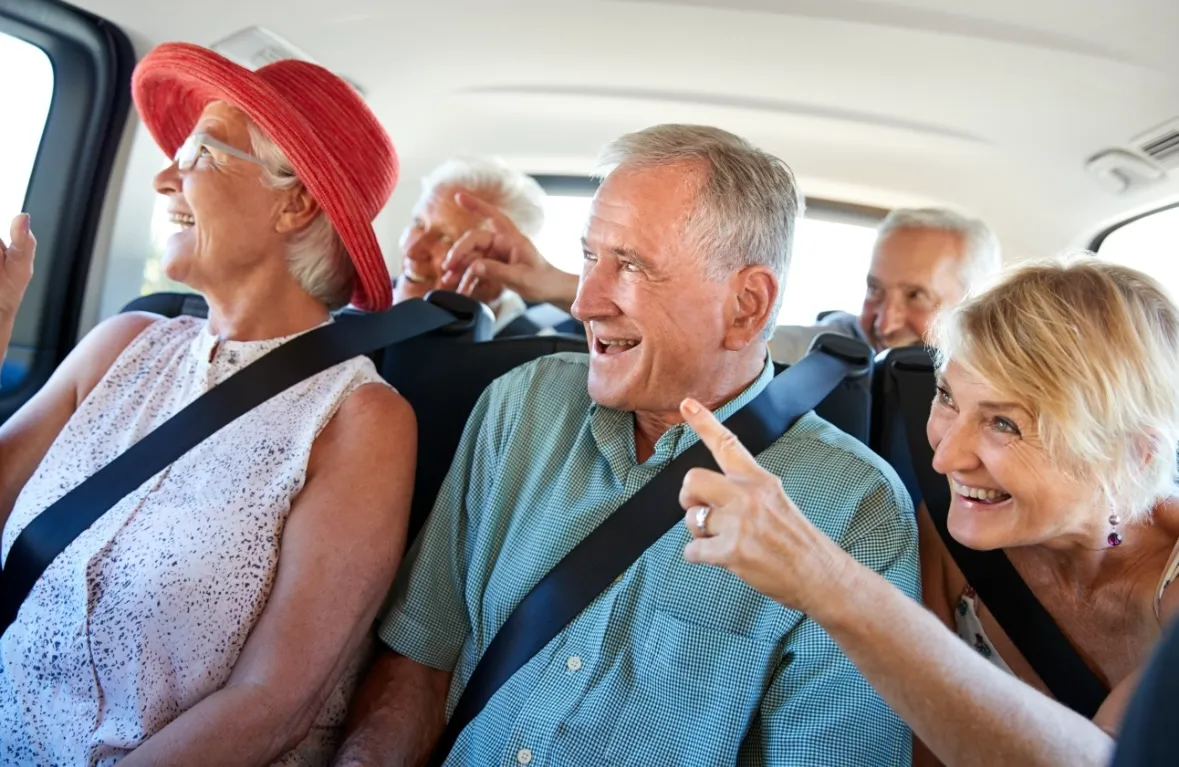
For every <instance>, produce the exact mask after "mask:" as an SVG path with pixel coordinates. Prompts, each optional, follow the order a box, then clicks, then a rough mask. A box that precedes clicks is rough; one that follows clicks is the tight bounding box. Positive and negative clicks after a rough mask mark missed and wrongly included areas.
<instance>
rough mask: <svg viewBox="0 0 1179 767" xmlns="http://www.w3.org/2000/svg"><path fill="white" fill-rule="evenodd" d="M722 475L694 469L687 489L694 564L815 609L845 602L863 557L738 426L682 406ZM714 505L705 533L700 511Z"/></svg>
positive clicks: (687, 551)
mask: <svg viewBox="0 0 1179 767" xmlns="http://www.w3.org/2000/svg"><path fill="white" fill-rule="evenodd" d="M680 411H681V413H682V414H683V416H684V420H685V421H687V423H688V425H689V426H690V427H692V429H693V430H695V432H696V433H697V434H699V435H700V440H701V441H702V442H703V443H704V444H705V446H707V447H708V449H709V451H710V452H711V453H712V456H713V458H714V459H715V460H716V463H717V466H719V467H720V469H721V471H722V472H724V473H723V474H721V473H717V472H715V471H709V470H707V469H692V470H691V471H689V472H688V474H687V476H685V477H684V484H683V487H682V488H681V489H680V505H681V506H683V507H684V509H685V510H686V512H687V513H686V514H685V516H684V523H685V524H686V525H687V527H688V530H689V531H690V532H691V533H692V536H693V538H694V539H695V540H693V541H692V542H691V543H689V544H688V545H687V546H686V547H685V548H684V559H686V560H687V561H688V562H690V563H692V564H708V565H716V566H718V567H723V568H725V569H726V570H728V571H729V572H731V573H733V574H734V575H736V576H737V577H738V578H740V579H741V580H743V581H745V582H746V583H748V584H749V585H750V586H752V587H753V588H754V589H756V590H757V591H760V592H761V593H762V594H765V595H766V596H768V597H770V598H771V599H774V600H776V601H778V602H780V603H782V604H784V605H786V606H787V607H791V608H794V609H796V610H801V611H803V612H805V613H811V612H812V610H813V608H814V607H815V606H816V605H823V604H826V603H828V602H829V601H830V600H833V599H835V600H838V599H839V593H840V590H841V589H844V588H848V580H849V578H851V577H853V576H854V574H855V571H856V570H857V569H858V563H857V562H856V561H855V560H854V559H853V558H852V557H851V556H850V555H849V554H847V553H846V552H845V551H843V549H841V548H839V546H838V545H836V544H835V542H834V541H832V540H831V539H830V538H828V537H827V536H826V535H825V534H824V533H823V532H822V531H820V530H819V529H818V528H816V527H815V526H814V525H813V524H811V522H810V520H808V519H807V518H806V517H805V516H803V514H802V512H800V511H799V510H798V507H797V506H795V505H794V502H793V501H791V500H790V498H789V497H787V495H786V492H785V491H784V490H783V489H782V482H781V480H780V479H778V477H777V476H775V475H773V474H771V473H770V472H768V471H766V470H765V469H763V468H762V467H761V466H759V465H758V464H757V460H756V459H755V458H754V457H753V456H752V455H751V454H750V453H749V451H748V450H746V449H745V446H744V445H742V444H741V442H740V441H739V440H738V439H737V437H736V435H734V434H733V433H732V432H731V431H729V430H728V429H726V428H725V427H724V425H723V424H721V422H720V421H718V420H717V419H716V417H715V416H714V415H713V414H712V413H711V412H709V411H708V409H707V408H705V407H703V406H701V405H700V403H698V402H696V401H695V400H691V399H689V400H685V401H684V403H683V404H682V405H681V406H680ZM701 507H707V508H709V509H710V511H709V512H708V514H707V516H706V521H705V531H704V532H702V531H701V530H700V529H699V527H698V526H697V518H698V509H700V508H701Z"/></svg>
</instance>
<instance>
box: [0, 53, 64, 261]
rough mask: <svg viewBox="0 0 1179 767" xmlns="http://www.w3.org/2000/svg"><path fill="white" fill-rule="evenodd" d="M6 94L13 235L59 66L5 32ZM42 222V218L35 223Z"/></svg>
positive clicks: (1, 64)
mask: <svg viewBox="0 0 1179 767" xmlns="http://www.w3.org/2000/svg"><path fill="white" fill-rule="evenodd" d="M0 93H3V94H4V101H5V103H6V104H7V108H6V109H5V110H4V117H3V118H2V120H3V127H0V137H2V138H3V146H0V231H2V232H3V235H4V238H5V239H6V240H7V239H8V222H9V221H11V220H12V217H13V216H15V215H16V214H17V213H20V212H21V211H22V210H24V206H25V194H26V193H27V192H28V188H29V179H30V178H31V177H32V175H33V163H34V162H36V160H37V149H38V148H39V147H40V146H41V134H42V133H43V132H44V130H45V120H46V119H47V118H48V117H49V104H50V102H51V101H52V100H53V65H52V64H51V63H50V62H49V57H48V56H46V55H45V52H44V51H42V50H41V49H40V48H38V47H36V46H34V45H31V44H29V43H26V42H25V41H24V40H20V39H17V38H15V37H12V36H11V35H6V34H4V33H3V32H0ZM33 226H34V227H35V226H36V222H33Z"/></svg>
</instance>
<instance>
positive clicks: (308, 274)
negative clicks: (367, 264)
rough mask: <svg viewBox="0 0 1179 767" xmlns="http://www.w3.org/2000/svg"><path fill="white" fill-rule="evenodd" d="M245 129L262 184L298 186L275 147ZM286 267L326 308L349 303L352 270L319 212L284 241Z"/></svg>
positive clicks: (264, 137)
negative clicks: (260, 172) (258, 166)
mask: <svg viewBox="0 0 1179 767" xmlns="http://www.w3.org/2000/svg"><path fill="white" fill-rule="evenodd" d="M249 129H250V144H251V146H252V148H253V150H254V156H256V157H257V158H258V159H259V160H261V161H262V181H263V183H265V184H266V185H267V186H269V187H271V188H272V189H293V188H295V187H296V186H298V185H300V184H302V183H303V182H302V181H300V180H299V177H298V176H297V175H295V169H294V168H293V167H292V166H291V162H290V160H288V159H287V157H286V155H285V154H283V151H282V150H281V149H279V148H278V145H277V144H275V143H274V141H272V140H271V139H270V137H269V136H267V135H266V134H265V133H263V132H262V130H261V129H260V128H259V127H258V126H257V125H254V124H253V123H252V122H251V123H249ZM287 268H288V269H290V271H291V276H293V277H294V278H295V281H296V282H298V283H299V286H300V287H302V288H303V290H305V291H307V292H308V293H310V294H311V296H312V297H313V298H315V299H317V300H319V301H322V302H323V303H324V304H326V305H327V307H328V309H333V310H334V309H339V308H341V307H344V306H347V305H348V302H349V301H351V300H352V290H353V287H354V285H355V283H356V267H355V266H354V265H353V263H352V257H351V256H350V255H348V249H347V248H346V247H344V241H343V240H342V239H340V235H339V233H338V232H336V228H335V227H334V226H332V222H331V221H330V220H329V219H328V217H327V214H326V213H325V212H324V211H323V210H322V209H321V210H320V211H319V213H318V214H317V215H316V216H315V218H314V219H312V221H311V223H310V224H308V225H307V226H306V227H305V228H304V229H303V230H301V231H299V232H295V233H294V234H293V235H291V236H290V239H289V240H288V241H287Z"/></svg>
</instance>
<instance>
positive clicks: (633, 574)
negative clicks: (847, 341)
mask: <svg viewBox="0 0 1179 767" xmlns="http://www.w3.org/2000/svg"><path fill="white" fill-rule="evenodd" d="M588 364H589V361H588V358H587V357H586V356H585V355H583V354H560V355H555V356H552V357H546V358H543V359H540V360H537V361H536V362H533V363H530V364H527V365H525V366H523V367H521V368H518V369H516V370H513V371H512V372H510V373H508V374H507V375H506V376H504V377H503V378H501V379H499V380H498V381H496V382H495V383H493V384H492V385H491V386H490V387H489V388H488V389H487V391H486V392H484V393H483V396H482V398H481V399H480V400H479V402H478V404H477V405H476V406H475V410H474V412H473V413H472V414H471V418H470V421H468V424H467V429H466V433H465V434H464V435H463V439H462V442H461V443H460V446H459V449H458V453H457V454H456V455H455V459H454V465H453V466H452V467H451V470H450V474H449V476H448V477H447V479H446V482H445V483H444V484H443V486H442V490H441V492H440V494H439V496H438V502H437V505H436V506H435V508H434V512H433V514H432V515H431V517H430V520H429V522H428V523H427V524H426V526H425V528H424V530H423V533H422V535H421V536H420V537H419V539H418V541H417V543H416V544H415V546H414V548H413V549H411V551H410V552H409V554H408V555H407V558H406V563H405V566H404V567H403V568H402V571H401V575H400V576H399V578H398V581H397V585H396V587H395V589H394V594H393V598H392V602H391V607H390V610H389V612H388V614H387V616H386V618H385V620H384V622H383V624H382V625H381V629H380V635H381V638H382V639H383V640H384V641H385V642H386V644H388V645H389V647H391V648H392V649H393V650H395V651H396V652H398V653H400V654H402V655H405V656H407V657H409V658H411V659H413V660H415V661H417V662H418V663H422V664H424V665H427V666H431V667H433V668H437V669H443V670H447V671H453V678H452V682H451V686H450V694H449V699H448V704H447V711H448V715H449V712H451V711H453V709H454V706H455V704H456V703H457V701H458V697H459V695H460V694H461V693H462V690H463V688H464V686H465V685H466V683H467V680H468V679H469V678H470V675H471V672H472V671H473V670H474V668H475V664H476V663H477V662H478V661H479V658H480V657H481V656H482V655H483V653H484V651H485V650H486V649H487V646H488V645H489V644H490V642H491V640H492V638H493V637H494V636H495V633H496V631H498V630H499V628H500V626H502V625H503V623H504V622H505V621H506V620H507V618H508V615H509V614H510V613H511V612H512V609H513V608H514V607H515V606H516V605H517V604H519V603H520V601H521V600H522V599H523V598H524V596H525V595H526V594H527V593H528V591H529V590H530V589H531V588H532V587H533V586H534V585H535V584H536V583H537V582H538V581H539V580H540V579H541V578H542V577H543V576H544V575H545V573H547V572H548V571H549V570H550V569H551V568H552V567H553V566H554V565H555V564H556V563H557V562H558V561H559V560H560V559H561V558H562V557H563V556H564V555H565V554H566V553H568V552H569V550H570V549H572V548H573V547H574V546H575V545H576V544H577V543H578V542H580V541H581V540H582V539H583V538H584V537H585V536H586V535H587V534H588V533H589V532H590V531H591V530H593V529H594V528H595V527H597V525H598V524H600V523H601V522H602V521H603V520H605V519H606V517H607V516H609V515H610V513H611V512H613V511H614V510H615V509H616V508H618V506H619V505H621V504H622V502H623V501H625V500H626V499H627V498H629V497H630V496H631V495H632V494H634V493H635V491H637V490H638V489H639V488H641V487H642V486H643V485H644V484H646V483H647V481H648V480H650V479H651V478H652V477H653V476H654V475H655V474H656V473H657V472H659V471H660V470H661V469H662V468H663V467H664V466H666V465H667V464H668V462H669V461H671V460H672V459H673V458H675V457H676V456H678V455H679V454H680V453H682V452H683V451H684V450H686V449H687V448H688V447H690V446H691V445H692V444H693V443H695V442H696V441H697V437H696V435H695V433H694V432H692V431H691V430H690V429H689V428H688V427H687V426H686V425H683V424H681V425H679V426H676V427H675V428H673V429H672V430H671V431H669V432H667V433H666V434H664V435H663V437H662V438H661V439H660V440H659V441H658V443H657V444H656V445H655V455H654V456H652V457H651V458H650V459H649V460H647V461H646V463H643V464H638V463H636V461H635V447H634V420H633V416H632V415H631V414H630V413H627V412H622V411H617V410H610V409H607V408H604V407H599V406H597V405H595V404H594V403H593V402H592V401H591V400H590V399H589V395H588V393H587V389H586V382H587V374H588ZM772 376H773V368H772V366H771V365H770V364H769V362H768V360H767V364H766V368H765V370H764V371H763V372H762V374H761V376H760V377H758V379H757V380H756V381H755V382H754V383H753V384H752V385H751V386H750V387H749V388H748V389H746V390H745V391H744V392H743V393H742V394H741V395H740V396H738V397H737V398H736V399H734V400H733V401H732V402H730V403H729V404H727V405H725V406H724V407H722V408H720V409H719V410H718V411H717V417H718V418H721V419H724V418H727V417H728V416H729V415H730V414H732V413H734V412H736V410H737V409H739V408H740V407H741V406H743V405H744V404H745V403H747V402H749V401H750V400H752V399H753V398H754V397H755V396H756V395H757V394H758V393H760V392H761V390H762V389H764V388H765V386H766V385H767V384H768V383H769V382H770V380H771V378H772ZM758 462H759V463H760V464H761V465H762V466H764V467H765V468H766V469H768V470H769V471H771V472H773V473H775V474H777V475H778V476H780V477H781V478H782V483H783V486H784V487H785V489H786V492H787V493H788V494H789V495H790V497H791V498H793V499H794V501H795V503H796V504H797V505H798V507H799V508H800V509H801V510H802V511H803V513H805V514H807V515H808V517H809V518H810V519H811V520H812V521H813V522H814V523H815V524H816V525H818V527H819V528H821V529H822V530H823V531H824V532H826V533H827V534H828V535H829V536H831V537H832V538H833V539H834V540H836V541H839V543H840V544H841V545H842V546H843V548H844V549H846V550H847V551H849V552H851V554H853V555H854V556H855V557H856V558H857V559H859V560H860V561H862V562H864V563H865V564H867V565H868V566H869V567H871V568H872V569H874V570H876V571H877V572H879V573H881V574H882V575H884V576H885V577H886V578H888V580H890V581H891V582H892V583H894V584H895V585H896V586H897V587H898V588H900V589H901V590H902V591H904V592H905V593H906V594H909V595H910V596H912V597H914V598H917V597H918V595H919V586H918V575H917V532H916V525H915V523H914V516H913V511H912V507H911V504H910V501H909V499H908V496H907V495H906V493H905V491H904V488H903V486H902V485H901V483H900V481H899V480H898V479H897V477H896V475H895V474H894V473H893V471H892V470H891V469H890V468H889V467H888V466H887V465H886V464H885V463H884V462H883V461H881V460H880V459H879V458H877V457H876V456H875V455H874V454H873V453H871V452H870V451H869V450H868V449H867V448H865V447H864V446H863V445H861V444H860V443H859V442H857V441H855V440H854V439H853V438H851V437H849V436H847V435H845V434H844V433H843V432H841V431H838V430H837V429H835V428H834V427H833V426H831V425H830V424H828V423H827V422H826V421H824V420H822V419H820V418H819V417H818V416H816V415H814V414H813V413H811V414H808V415H805V416H803V417H802V418H801V419H800V420H799V421H798V422H797V423H796V424H795V425H794V427H793V428H791V429H790V431H789V432H787V433H786V434H785V435H784V436H783V437H782V438H780V439H779V440H778V441H777V442H775V443H774V444H773V445H772V446H771V447H770V448H769V449H768V450H766V451H765V452H764V453H762V454H761V455H760V456H759V457H758ZM689 537H690V536H689V534H688V531H687V530H686V529H685V528H684V526H683V525H676V526H675V527H674V528H673V529H671V530H669V531H668V532H667V533H666V534H665V535H664V536H663V537H662V538H660V539H659V541H657V542H656V543H655V544H654V545H653V546H652V547H651V548H649V549H648V550H647V551H646V553H644V554H643V556H642V557H640V558H639V560H638V561H637V562H635V563H634V564H633V565H632V566H631V567H630V569H628V570H627V571H626V573H625V574H624V575H623V576H622V577H621V578H619V579H618V580H617V581H615V582H614V584H613V585H612V586H611V587H610V588H609V589H607V590H606V591H605V592H604V593H603V594H601V595H600V596H599V597H598V598H597V599H596V600H595V601H594V602H593V603H592V604H591V605H590V606H589V607H587V608H586V609H585V610H584V611H582V613H581V614H580V615H579V616H578V617H577V618H575V619H574V620H573V621H572V622H571V623H570V624H569V625H568V626H567V627H566V628H565V629H564V630H563V631H562V632H561V633H560V634H558V635H557V636H556V637H555V638H554V639H553V640H552V641H551V642H550V643H549V644H548V645H547V646H546V647H545V648H544V649H543V650H542V651H541V652H540V653H538V654H537V655H536V656H535V657H533V658H532V660H531V661H530V662H529V663H528V664H527V665H526V666H524V667H523V668H522V669H520V670H519V671H518V672H517V673H516V674H515V675H514V676H513V677H512V678H511V679H510V680H508V682H507V683H506V684H504V686H503V687H501V688H500V689H499V691H498V692H497V693H496V694H495V696H494V697H493V698H492V699H491V701H490V702H489V703H488V705H487V708H485V709H484V710H483V712H482V713H481V714H480V715H479V717H478V718H476V719H475V720H474V721H473V722H471V724H470V725H468V726H467V728H466V729H465V730H464V731H463V734H462V735H461V736H460V737H459V740H458V742H457V743H456V744H455V748H454V750H453V751H452V752H451V754H450V758H449V760H448V761H447V762H446V764H447V765H479V766H480V767H483V766H484V765H503V766H504V767H511V766H512V765H529V764H531V765H561V766H575V767H585V766H587V765H698V766H699V767H716V766H717V765H722V764H739V765H763V764H764V765H787V764H788V765H817V764H822V765H841V766H842V765H896V764H909V762H910V735H909V731H908V730H907V729H906V727H905V725H904V724H903V723H902V722H901V720H900V719H899V718H898V717H897V716H896V715H895V714H894V713H893V712H892V711H891V710H890V709H889V708H888V707H887V706H886V705H885V704H884V702H883V701H882V700H881V699H880V698H879V697H878V696H877V695H876V693H875V692H874V691H873V690H872V688H871V687H870V686H869V685H868V684H867V682H865V681H864V679H863V677H862V676H860V674H859V672H858V671H857V670H856V668H855V667H854V666H853V665H852V664H851V662H850V661H848V659H847V658H846V657H845V656H844V655H843V653H841V652H840V651H839V649H838V648H837V647H836V646H835V644H834V643H833V642H832V641H831V639H830V638H829V637H828V636H827V634H826V633H825V632H824V631H823V630H822V629H821V628H819V626H818V625H816V624H815V623H814V622H812V621H810V620H808V619H807V618H806V616H804V615H803V614H801V613H799V612H796V611H793V610H788V609H786V608H784V607H782V606H781V605H779V604H778V603H776V602H774V601H772V600H770V599H768V598H766V597H763V596H762V595H760V594H759V593H757V592H756V591H754V590H753V589H751V588H749V587H748V586H746V585H745V584H744V583H743V582H742V581H741V580H739V579H738V578H737V577H735V576H733V575H731V574H729V573H728V572H726V571H724V570H722V569H719V568H713V567H705V566H698V565H689V564H687V563H686V562H685V561H684V559H683V555H682V552H683V548H684V546H685V545H686V544H687V542H688V540H689Z"/></svg>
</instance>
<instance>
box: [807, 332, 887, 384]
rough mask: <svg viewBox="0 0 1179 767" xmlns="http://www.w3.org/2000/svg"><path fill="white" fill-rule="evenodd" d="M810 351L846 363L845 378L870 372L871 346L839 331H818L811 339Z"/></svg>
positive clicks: (858, 376) (862, 375) (860, 376)
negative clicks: (847, 367)
mask: <svg viewBox="0 0 1179 767" xmlns="http://www.w3.org/2000/svg"><path fill="white" fill-rule="evenodd" d="M807 351H808V353H810V352H816V351H818V352H823V353H824V354H827V355H830V356H832V357H835V358H836V359H838V360H842V361H843V362H845V363H847V364H848V365H849V367H850V369H849V370H848V372H847V376H846V377H847V378H851V379H857V378H862V377H864V376H866V375H868V374H870V373H871V372H872V365H873V362H874V359H873V354H872V348H871V347H870V346H868V344H866V343H864V342H863V341H861V340H859V339H858V338H851V337H850V336H845V335H842V334H840V333H820V334H819V335H817V336H815V337H814V339H813V340H812V341H811V345H810V348H809V349H808V350H807Z"/></svg>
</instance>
